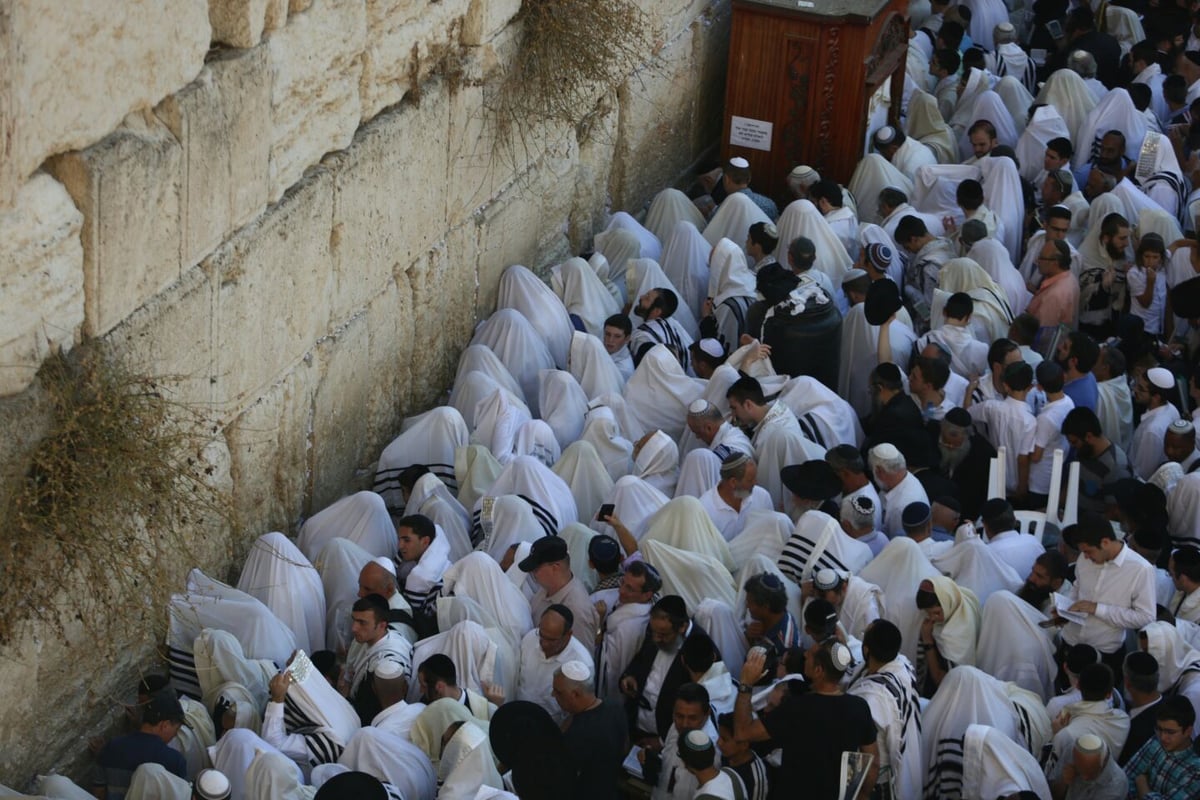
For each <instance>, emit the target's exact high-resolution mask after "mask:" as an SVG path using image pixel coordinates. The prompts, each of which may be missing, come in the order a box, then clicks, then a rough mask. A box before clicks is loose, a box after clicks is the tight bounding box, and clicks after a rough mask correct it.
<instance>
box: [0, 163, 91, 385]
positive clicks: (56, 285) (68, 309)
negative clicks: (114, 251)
mask: <svg viewBox="0 0 1200 800" xmlns="http://www.w3.org/2000/svg"><path fill="white" fill-rule="evenodd" d="M82 229H83V215H82V214H80V213H79V211H78V209H76V208H75V204H74V203H73V202H71V196H70V195H69V194H67V190H66V189H64V188H63V186H62V184H60V183H59V182H58V181H56V180H54V179H53V178H51V177H50V176H49V175H46V174H45V173H38V174H37V175H34V176H33V177H32V178H31V179H30V180H29V181H28V182H27V183H26V184H25V185H24V186H23V187H21V191H20V192H19V193H18V194H17V202H16V205H15V206H14V207H13V208H12V209H11V210H9V211H6V212H3V213H0V298H3V303H4V307H3V311H2V312H0V397H2V396H5V395H11V394H15V393H17V392H20V391H21V390H23V389H24V388H25V387H26V386H28V385H29V383H30V381H32V380H33V376H34V373H36V372H37V369H38V367H39V366H41V363H42V361H43V360H44V359H45V358H46V356H48V355H50V353H52V352H54V350H55V349H56V348H59V347H64V348H70V347H71V346H72V345H73V344H74V343H75V340H76V337H78V335H79V329H80V326H81V325H82V324H83V247H82V245H81V244H80V241H79V234H80V231H81V230H82Z"/></svg>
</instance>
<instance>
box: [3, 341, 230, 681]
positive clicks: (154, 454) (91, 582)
mask: <svg viewBox="0 0 1200 800" xmlns="http://www.w3.org/2000/svg"><path fill="white" fill-rule="evenodd" d="M39 380H40V383H41V386H42V389H43V392H44V394H45V396H46V398H47V402H48V403H49V406H50V426H49V429H48V431H47V432H46V435H45V436H44V437H43V438H42V439H41V440H40V442H39V443H38V444H37V445H36V446H35V448H34V450H33V452H32V453H31V455H30V459H29V467H28V470H27V471H26V472H25V474H24V476H23V477H22V478H21V479H20V480H19V481H18V482H17V485H16V486H14V487H12V492H11V494H10V496H9V498H8V503H7V506H8V507H7V508H6V509H5V513H4V526H5V536H4V538H3V540H2V544H0V608H3V609H4V613H3V614H2V615H0V643H10V642H12V641H13V640H14V638H15V637H16V636H17V634H18V633H19V632H20V630H21V626H22V625H25V624H33V625H36V626H39V630H40V632H41V633H42V634H43V635H61V634H62V633H64V632H65V631H67V630H68V628H69V627H77V624H78V623H82V625H83V626H85V628H86V629H87V630H88V631H89V632H94V633H96V634H98V635H96V636H95V638H94V639H93V640H91V641H89V653H88V657H89V659H95V658H97V657H99V658H100V659H103V660H106V661H111V660H113V659H115V658H116V656H118V655H119V653H118V652H117V651H116V650H115V649H114V648H117V647H121V648H128V647H130V646H132V645H134V644H136V643H137V639H138V635H139V634H140V635H141V637H142V642H143V643H146V642H149V641H151V640H161V635H162V632H163V626H164V625H165V622H166V615H165V614H164V613H163V612H164V608H165V601H166V599H167V598H168V597H169V595H170V593H171V592H172V591H178V590H179V588H180V587H181V586H182V570H183V568H184V567H185V566H186V565H187V564H189V563H192V559H191V558H189V556H190V554H191V552H192V548H191V547H190V542H191V541H192V540H193V539H194V537H196V536H199V535H203V534H204V533H206V532H209V531H212V530H214V529H216V527H217V526H223V525H225V524H226V523H228V522H229V514H228V511H227V509H228V505H227V503H226V501H225V499H224V498H223V497H222V496H221V494H220V493H219V492H218V490H217V489H215V488H214V487H213V484H212V483H211V482H210V476H211V474H212V473H213V471H214V468H213V466H212V465H210V464H209V463H208V462H207V461H206V459H205V458H204V455H203V453H204V450H205V447H206V446H207V445H208V444H209V443H210V442H211V441H212V436H211V429H205V428H204V427H203V423H202V422H201V419H200V416H199V415H198V414H196V413H195V412H194V411H192V410H191V409H189V408H187V407H185V406H183V405H181V404H180V403H178V402H176V401H174V400H172V399H171V396H170V393H169V389H168V388H167V381H164V380H163V379H160V378H152V377H147V376H145V375H140V374H137V373H136V372H134V371H132V370H131V369H129V368H128V367H127V366H125V365H124V364H123V363H121V362H120V361H117V360H114V359H109V358H106V357H105V356H104V354H103V352H102V351H101V350H99V349H97V348H90V347H87V346H85V347H83V348H78V349H77V350H76V351H75V352H74V353H73V354H71V356H69V357H67V356H56V357H53V358H51V359H49V360H48V361H47V362H46V363H45V364H44V365H43V367H42V369H41V371H40V373H39ZM108 626H111V628H112V629H113V630H114V631H120V634H121V635H120V637H118V638H115V639H114V638H112V637H108V636H104V635H103V630H104V629H105V628H106V627H108ZM118 643H119V644H118Z"/></svg>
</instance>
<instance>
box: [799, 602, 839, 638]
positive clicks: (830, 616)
mask: <svg viewBox="0 0 1200 800" xmlns="http://www.w3.org/2000/svg"><path fill="white" fill-rule="evenodd" d="M837 623H838V615H837V609H836V608H834V607H833V603H831V602H829V601H828V600H825V599H824V598H820V597H818V598H816V599H814V600H811V601H809V603H808V605H807V606H805V607H804V626H805V627H806V628H808V629H809V630H811V631H812V632H813V638H814V639H816V640H817V641H818V642H823V641H825V640H826V639H828V638H830V637H832V636H836V635H837Z"/></svg>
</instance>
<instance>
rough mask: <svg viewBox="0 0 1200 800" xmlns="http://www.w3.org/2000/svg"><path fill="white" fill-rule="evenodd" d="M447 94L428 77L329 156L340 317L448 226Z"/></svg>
mask: <svg viewBox="0 0 1200 800" xmlns="http://www.w3.org/2000/svg"><path fill="white" fill-rule="evenodd" d="M449 124H450V100H449V95H448V94H447V92H446V89H445V85H444V84H443V83H442V82H440V81H437V82H430V85H428V86H426V87H425V90H424V91H423V92H422V96H421V101H420V103H419V104H417V103H412V102H406V103H403V104H402V105H400V106H398V107H396V108H395V109H392V110H389V111H388V112H386V113H384V114H381V115H380V116H378V117H376V118H375V119H374V120H372V121H371V122H369V123H368V124H366V125H364V126H363V127H362V128H361V129H360V130H359V132H358V134H357V135H356V136H355V137H354V143H353V144H352V145H351V146H350V148H349V149H347V150H346V151H345V152H343V153H339V154H337V155H335V156H331V157H330V158H329V159H327V161H326V163H327V164H328V165H329V166H330V167H331V168H332V169H334V170H335V175H334V191H335V196H334V206H333V221H334V236H333V259H334V269H335V275H336V281H337V282H336V292H335V297H334V318H335V319H343V318H345V317H347V316H349V315H350V314H351V313H353V312H354V311H355V310H356V309H359V308H361V307H362V306H363V305H364V304H365V303H366V302H367V300H369V299H370V298H371V297H374V296H375V295H376V294H378V293H379V292H380V291H382V290H383V288H384V286H385V284H386V283H387V282H388V281H390V280H391V279H392V275H393V272H394V271H395V269H396V267H397V266H398V265H404V266H407V265H408V264H411V263H412V262H413V261H415V260H416V259H417V258H418V257H419V256H420V255H421V254H422V253H424V252H425V251H426V250H428V249H429V247H430V246H431V245H432V244H433V243H434V242H435V241H436V240H438V239H440V238H441V237H442V235H443V233H444V231H445V230H446V192H447V188H446V183H447V180H446V170H447V153H446V148H445V147H439V146H433V145H431V143H434V142H445V141H446V137H447V136H448V135H449V133H448V131H449Z"/></svg>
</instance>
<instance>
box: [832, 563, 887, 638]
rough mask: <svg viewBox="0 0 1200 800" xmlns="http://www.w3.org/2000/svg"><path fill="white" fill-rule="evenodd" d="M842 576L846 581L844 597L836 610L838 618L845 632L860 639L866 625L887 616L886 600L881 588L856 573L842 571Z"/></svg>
mask: <svg viewBox="0 0 1200 800" xmlns="http://www.w3.org/2000/svg"><path fill="white" fill-rule="evenodd" d="M842 578H843V579H844V580H846V581H847V586H846V597H845V599H843V600H842V607H841V609H840V610H839V611H838V620H839V621H840V622H841V623H842V627H844V628H845V629H846V633H848V634H850V635H851V636H853V637H854V638H855V639H861V638H863V635H864V634H866V632H867V626H868V625H870V624H871V623H872V622H874V621H875V620H877V619H880V618H884V619H886V618H887V616H888V615H887V600H886V598H885V597H884V595H883V590H882V589H880V588H879V587H878V586H876V585H875V584H873V583H868V582H866V581H864V580H863V579H862V578H860V577H858V576H857V575H847V574H845V573H843V574H842Z"/></svg>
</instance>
